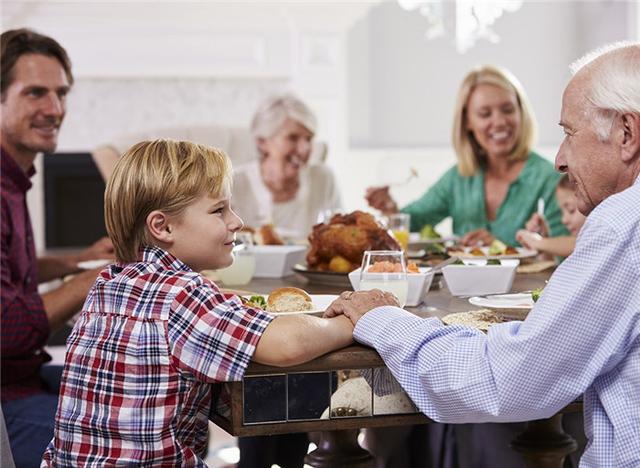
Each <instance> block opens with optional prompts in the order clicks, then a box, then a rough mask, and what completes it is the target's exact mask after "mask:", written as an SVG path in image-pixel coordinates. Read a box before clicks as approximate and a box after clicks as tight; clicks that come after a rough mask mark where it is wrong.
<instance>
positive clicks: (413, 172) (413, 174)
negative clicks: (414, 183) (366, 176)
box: [388, 166, 419, 187]
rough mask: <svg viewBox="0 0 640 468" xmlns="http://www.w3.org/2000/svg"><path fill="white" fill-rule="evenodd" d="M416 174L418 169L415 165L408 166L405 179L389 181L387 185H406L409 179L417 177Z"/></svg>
mask: <svg viewBox="0 0 640 468" xmlns="http://www.w3.org/2000/svg"><path fill="white" fill-rule="evenodd" d="M418 175H419V174H418V170H417V169H416V168H415V167H413V166H411V167H409V175H408V176H407V178H406V179H404V180H403V181H400V182H391V183H390V184H389V185H388V186H389V187H398V186H400V185H406V184H408V183H409V182H411V180H413V179H414V178H416V177H418Z"/></svg>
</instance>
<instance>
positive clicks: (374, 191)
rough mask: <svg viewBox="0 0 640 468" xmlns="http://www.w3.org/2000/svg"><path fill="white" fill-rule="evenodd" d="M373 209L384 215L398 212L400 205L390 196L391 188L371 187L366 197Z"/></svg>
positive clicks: (386, 186)
mask: <svg viewBox="0 0 640 468" xmlns="http://www.w3.org/2000/svg"><path fill="white" fill-rule="evenodd" d="M364 198H365V199H366V200H367V203H369V206H370V207H371V208H375V209H376V210H380V211H382V212H383V213H384V214H392V213H397V212H398V205H397V204H396V202H395V201H393V198H391V195H390V194H389V186H388V185H385V186H383V187H369V188H368V189H367V192H366V193H365V195H364Z"/></svg>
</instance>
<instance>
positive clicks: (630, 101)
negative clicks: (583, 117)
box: [570, 42, 640, 141]
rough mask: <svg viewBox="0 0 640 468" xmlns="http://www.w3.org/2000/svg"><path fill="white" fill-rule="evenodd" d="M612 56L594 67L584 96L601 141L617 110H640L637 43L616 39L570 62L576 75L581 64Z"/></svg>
mask: <svg viewBox="0 0 640 468" xmlns="http://www.w3.org/2000/svg"><path fill="white" fill-rule="evenodd" d="M607 54H610V55H611V58H610V60H609V61H608V62H607V66H606V67H598V66H596V67H594V69H593V72H592V73H593V74H592V75H591V80H590V87H589V90H588V92H587V96H586V97H587V99H588V101H589V102H590V103H591V105H592V106H593V108H592V109H591V112H592V117H593V128H594V130H595V131H596V133H597V135H598V138H600V140H601V141H607V140H608V138H609V135H610V133H611V128H612V127H613V121H614V118H615V116H616V115H617V114H620V113H623V112H633V113H636V114H640V69H639V68H638V66H637V64H638V60H637V59H636V60H630V58H631V57H632V56H638V55H640V43H638V42H616V43H613V44H609V45H606V46H604V47H601V48H599V49H596V50H593V51H591V52H589V53H587V54H586V55H585V56H583V57H582V58H580V59H578V60H576V61H575V62H574V63H572V64H571V66H570V69H571V72H572V73H573V74H574V75H575V74H576V73H578V72H579V71H580V70H581V69H582V68H583V67H585V66H588V65H589V64H590V63H592V62H594V61H596V60H597V59H598V58H599V57H601V56H603V55H607Z"/></svg>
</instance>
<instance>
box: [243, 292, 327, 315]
mask: <svg viewBox="0 0 640 468" xmlns="http://www.w3.org/2000/svg"><path fill="white" fill-rule="evenodd" d="M256 295H258V296H262V297H264V300H265V301H266V300H267V298H268V297H269V295H268V294H256ZM309 296H310V297H311V302H313V309H312V310H300V311H298V312H270V311H267V312H268V313H269V314H271V315H298V314H321V313H323V312H324V311H325V310H326V309H327V307H329V304H331V303H332V302H333V301H335V300H336V299H338V296H337V295H336V294H309ZM245 297H246V298H247V299H249V298H250V297H251V296H245Z"/></svg>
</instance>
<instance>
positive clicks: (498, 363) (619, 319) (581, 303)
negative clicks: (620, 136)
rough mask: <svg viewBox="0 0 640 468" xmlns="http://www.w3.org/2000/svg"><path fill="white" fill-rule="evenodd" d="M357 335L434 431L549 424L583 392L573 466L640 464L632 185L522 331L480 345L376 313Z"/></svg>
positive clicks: (637, 223) (506, 327)
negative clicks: (449, 426) (444, 426)
mask: <svg viewBox="0 0 640 468" xmlns="http://www.w3.org/2000/svg"><path fill="white" fill-rule="evenodd" d="M354 336H355V338H356V339H357V340H358V341H360V342H361V343H364V344H367V345H369V346H372V347H374V348H375V349H376V350H377V351H378V352H379V353H380V355H381V356H382V357H383V359H384V361H385V363H386V364H387V366H388V368H389V369H390V370H391V372H392V373H393V376H394V377H395V378H396V379H397V380H398V382H399V383H400V384H401V385H402V387H403V388H404V389H405V390H406V391H407V393H408V394H409V395H410V397H411V398H412V399H413V401H414V402H415V403H416V405H417V406H418V407H419V408H420V410H421V411H422V412H423V413H424V414H426V415H427V416H429V417H430V418H432V419H434V420H436V421H440V422H448V423H474V422H475V423H482V422H506V421H527V420H534V419H542V418H548V417H551V416H552V415H554V414H556V413H557V412H558V411H559V410H561V409H562V408H563V407H564V406H566V405H567V404H569V403H571V402H572V401H573V400H575V399H576V398H577V397H579V396H580V395H582V394H584V416H585V432H586V435H587V437H588V438H589V443H588V445H587V448H586V451H585V453H584V455H583V457H582V459H581V462H580V466H581V467H599V468H602V467H616V468H619V467H638V466H640V178H639V179H638V180H636V183H635V184H634V185H633V186H632V187H630V188H628V189H627V190H625V191H623V192H621V193H619V194H616V195H613V196H611V197H609V198H608V199H606V200H605V201H604V202H602V203H601V204H600V205H599V206H598V207H597V208H596V209H595V210H593V212H592V213H591V215H590V216H589V217H588V219H587V222H586V224H585V226H584V227H583V229H582V231H581V233H580V235H579V236H578V241H577V244H576V249H575V251H574V253H573V254H572V255H571V256H570V257H569V258H567V259H566V260H565V261H564V262H563V263H562V265H560V267H559V268H558V269H557V270H556V272H555V273H554V275H553V276H552V278H551V280H550V281H549V284H548V285H547V287H546V288H545V291H544V294H543V295H542V297H541V299H540V300H539V302H538V303H536V305H535V307H534V308H533V310H532V311H531V312H530V314H529V316H528V317H527V319H526V320H525V321H524V322H508V323H504V324H499V325H495V326H493V327H491V329H490V330H489V332H488V333H487V334H486V335H485V334H483V333H481V332H479V331H477V330H473V329H470V328H467V327H464V326H459V325H455V326H444V325H443V324H442V322H440V321H439V320H438V319H436V318H429V319H421V318H419V317H417V316H415V315H413V314H410V313H408V312H406V311H403V310H402V309H398V308H395V307H380V308H377V309H374V310H372V311H371V312H369V313H367V314H366V315H365V316H364V317H363V318H362V319H360V321H359V322H358V324H357V326H356V329H355V333H354Z"/></svg>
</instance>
